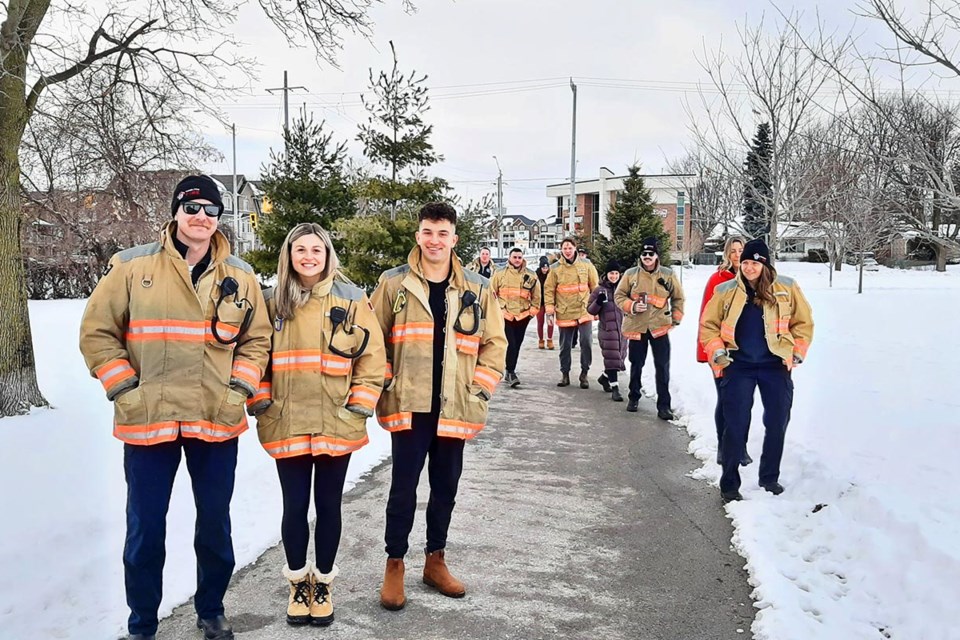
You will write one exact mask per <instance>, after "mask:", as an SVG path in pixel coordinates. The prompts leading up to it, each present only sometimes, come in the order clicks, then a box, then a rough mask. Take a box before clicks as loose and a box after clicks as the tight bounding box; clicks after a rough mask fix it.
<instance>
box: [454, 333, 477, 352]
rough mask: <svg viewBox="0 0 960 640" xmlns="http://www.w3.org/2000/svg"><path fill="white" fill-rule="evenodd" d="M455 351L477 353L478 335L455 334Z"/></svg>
mask: <svg viewBox="0 0 960 640" xmlns="http://www.w3.org/2000/svg"><path fill="white" fill-rule="evenodd" d="M457 351H460V352H462V353H470V354H474V355H476V354H478V353H480V336H478V335H472V336H468V335H464V334H462V333H458V334H457Z"/></svg>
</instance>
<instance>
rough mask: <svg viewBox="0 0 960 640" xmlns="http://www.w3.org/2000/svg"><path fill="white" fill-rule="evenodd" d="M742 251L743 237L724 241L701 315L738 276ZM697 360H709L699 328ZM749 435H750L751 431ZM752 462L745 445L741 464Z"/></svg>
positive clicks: (719, 418)
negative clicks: (729, 282)
mask: <svg viewBox="0 0 960 640" xmlns="http://www.w3.org/2000/svg"><path fill="white" fill-rule="evenodd" d="M742 253H743V238H741V237H739V236H730V237H729V238H727V241H726V242H724V243H723V262H721V263H720V266H719V267H717V270H716V271H715V272H714V273H713V275H711V276H710V279H709V280H707V286H706V287H704V289H703V302H701V303H700V315H703V310H704V309H705V308H706V307H707V303H708V302H709V301H710V298H712V297H713V292H714V291H715V290H716V288H717V287H718V286H719V285H721V284H723V283H724V282H726V281H727V280H733V279H734V278H736V277H737V273H738V272H739V271H740V254H742ZM697 362H709V359H708V358H707V352H706V351H704V350H703V345H701V344H700V331H699V329H698V330H697ZM720 380H721V378H717V377H715V378H714V379H713V381H714V383H715V384H716V387H717V407H716V409H714V411H713V421H714V422H715V423H716V425H717V464H723V450H722V447H721V446H720V443H721V442H723V410H722V408H721V406H720ZM747 437H749V433H748V434H747ZM751 462H753V458H751V457H750V454H749V453H747V449H746V447H744V449H743V454H742V455H741V456H740V464H741V465H742V466H744V467H745V466H747V465H748V464H750V463H751Z"/></svg>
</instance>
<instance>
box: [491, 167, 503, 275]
mask: <svg viewBox="0 0 960 640" xmlns="http://www.w3.org/2000/svg"><path fill="white" fill-rule="evenodd" d="M493 161H494V162H496V163H497V257H498V258H502V257H503V171H501V170H500V161H499V160H497V156H493Z"/></svg>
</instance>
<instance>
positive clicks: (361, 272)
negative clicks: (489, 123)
mask: <svg viewBox="0 0 960 640" xmlns="http://www.w3.org/2000/svg"><path fill="white" fill-rule="evenodd" d="M390 51H391V53H392V54H393V67H392V68H391V70H390V72H389V73H387V72H385V71H381V72H380V74H379V75H378V76H376V77H374V74H373V70H372V69H371V70H370V91H371V92H372V94H373V95H372V97H370V98H367V97H366V96H364V97H363V104H364V106H365V107H366V109H367V114H368V117H367V122H366V123H365V124H361V125H360V133H359V135H358V136H357V139H358V140H359V141H360V142H362V143H363V153H364V156H365V157H366V158H367V159H368V160H369V161H370V162H371V163H372V164H373V165H374V166H375V167H379V168H381V169H383V170H384V171H385V173H384V174H380V175H377V174H374V175H366V176H364V177H363V178H362V179H360V180H359V181H358V182H357V183H356V185H355V186H354V189H355V195H356V197H357V199H358V200H359V202H360V203H361V213H362V214H363V215H359V216H357V217H355V218H353V219H349V220H343V221H341V222H340V223H338V224H337V225H336V227H335V229H336V231H337V234H338V236H339V237H340V238H341V239H342V241H343V245H344V252H343V254H344V268H345V270H346V272H347V274H348V275H349V277H350V278H351V279H352V280H353V281H354V282H356V283H357V284H359V285H361V286H365V287H372V286H373V285H375V284H376V282H377V278H378V277H379V276H380V273H381V272H383V271H384V270H386V269H390V268H392V267H396V266H398V265H400V264H403V263H404V262H405V261H406V259H407V254H408V253H409V252H410V249H412V248H413V245H414V244H415V239H414V232H415V231H416V230H417V228H418V226H419V223H418V222H417V213H418V212H419V210H420V207H421V206H423V205H424V204H426V203H427V202H435V201H440V200H448V198H446V197H445V193H446V192H447V191H448V190H449V185H448V184H447V182H446V181H445V180H443V179H442V178H429V177H428V176H427V175H426V173H425V169H427V168H428V167H430V166H432V165H434V164H435V163H437V162H438V161H440V160H442V159H443V158H442V156H440V155H438V154H437V153H436V152H435V151H434V149H433V144H432V143H431V142H430V136H431V135H432V133H433V126H432V125H429V124H426V123H425V122H424V120H423V116H424V114H425V113H426V112H427V111H429V96H428V93H427V87H426V86H425V84H424V83H425V82H426V80H427V76H425V75H424V76H418V75H417V74H416V72H413V71H412V72H410V73H409V74H404V73H402V72H401V71H400V70H399V67H398V64H397V54H396V51H395V50H394V48H393V43H392V42H391V43H390ZM464 223H465V224H468V223H469V218H468V219H466V220H464ZM457 230H458V232H459V231H460V230H461V228H460V225H459V224H458V229H457Z"/></svg>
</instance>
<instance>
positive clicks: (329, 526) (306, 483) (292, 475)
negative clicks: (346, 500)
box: [277, 453, 350, 573]
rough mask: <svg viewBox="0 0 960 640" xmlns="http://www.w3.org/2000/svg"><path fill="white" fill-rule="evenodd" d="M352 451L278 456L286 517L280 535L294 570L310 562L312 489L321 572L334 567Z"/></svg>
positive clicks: (316, 542) (284, 516)
mask: <svg viewBox="0 0 960 640" xmlns="http://www.w3.org/2000/svg"><path fill="white" fill-rule="evenodd" d="M349 465H350V454H349V453H348V454H347V455H345V456H314V455H310V454H307V455H303V456H293V457H292V458H281V459H279V460H277V474H278V475H279V476H280V489H281V491H282V492H283V519H282V520H281V523H280V539H281V540H283V551H284V554H285V555H286V556H287V566H288V567H290V570H291V571H299V570H300V569H302V568H303V567H304V566H305V565H306V564H307V546H308V545H309V543H310V523H309V522H308V521H307V516H308V513H309V511H310V489H311V487H312V488H313V504H314V507H315V508H316V510H317V522H316V529H315V532H314V540H313V544H314V551H315V552H316V555H317V569H319V570H320V573H330V572H331V571H333V563H334V562H335V561H336V559H337V549H339V548H340V533H341V531H342V519H341V517H340V507H341V504H342V503H343V483H344V480H346V478H347V467H348V466H349Z"/></svg>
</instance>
